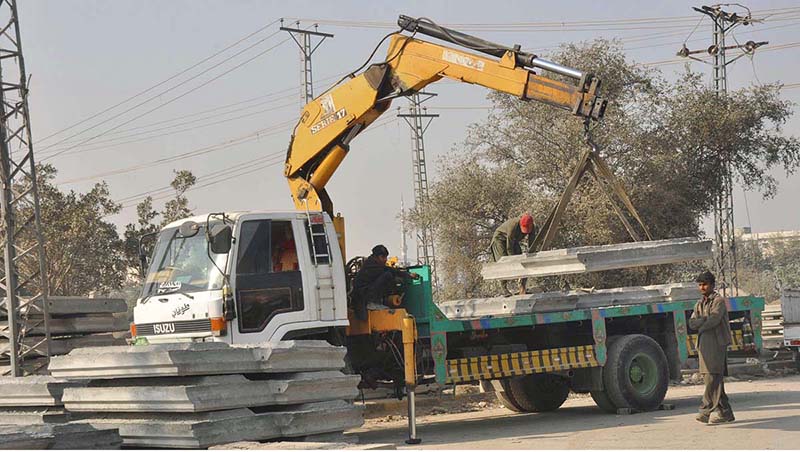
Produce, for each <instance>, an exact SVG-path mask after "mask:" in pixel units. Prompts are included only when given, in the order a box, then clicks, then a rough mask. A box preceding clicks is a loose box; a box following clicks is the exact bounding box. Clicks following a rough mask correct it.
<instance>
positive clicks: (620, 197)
mask: <svg viewBox="0 0 800 452" xmlns="http://www.w3.org/2000/svg"><path fill="white" fill-rule="evenodd" d="M595 127H596V126H595ZM592 130H593V128H592V127H591V124H590V120H589V118H587V119H586V120H584V123H583V136H584V141H585V142H586V144H587V145H588V146H589V149H587V150H586V151H584V152H583V154H581V157H580V159H579V160H578V165H577V166H576V167H575V170H574V171H573V172H572V176H571V177H570V179H569V182H568V183H567V186H566V187H565V188H564V191H563V192H562V193H561V198H559V200H558V202H557V203H556V205H555V206H553V209H552V210H551V211H550V214H549V215H548V216H547V219H546V220H545V222H544V224H543V225H542V228H541V230H540V231H539V233H538V234H537V235H536V238H535V239H534V241H533V247H532V249H534V250H537V251H544V250H546V249H548V248H549V247H550V245H551V244H552V242H553V239H554V238H555V235H556V232H558V227H559V224H560V223H561V217H562V216H563V215H564V210H566V208H567V204H569V201H570V199H571V198H572V194H573V193H574V192H575V188H576V187H577V186H578V183H579V182H580V180H581V179H582V178H583V175H584V174H586V172H587V171H588V172H589V174H590V175H591V176H592V178H593V179H594V180H595V182H597V185H598V186H599V187H600V188H601V191H602V192H603V194H604V195H605V196H606V199H607V200H608V201H609V203H610V204H611V207H612V208H613V209H614V212H615V213H616V214H617V217H619V219H620V221H622V224H623V225H624V226H625V230H627V231H628V234H630V236H631V238H632V239H633V240H634V241H636V242H640V241H642V240H652V239H653V238H652V236H651V235H650V231H649V230H648V229H647V226H645V224H644V222H643V221H642V218H641V217H640V216H639V212H638V211H637V210H636V207H634V206H633V203H632V202H631V199H630V197H629V196H628V193H627V192H626V191H625V188H624V187H623V186H622V184H621V183H620V182H619V181H618V180H617V178H616V177H615V176H614V173H613V172H612V171H611V168H609V166H608V164H607V163H606V162H605V160H604V159H603V157H601V156H600V151H599V149H598V146H597V143H595V142H594V139H593V137H592ZM615 197H616V199H615ZM620 203H621V204H622V206H623V207H624V208H625V210H627V212H628V214H630V216H631V217H633V219H634V220H635V221H636V223H638V225H639V228H640V230H641V234H640V233H639V232H637V230H636V229H635V228H634V227H633V225H632V224H631V221H630V220H629V219H628V218H627V217H626V216H625V213H624V211H623V209H622V207H620V205H619V204H620Z"/></svg>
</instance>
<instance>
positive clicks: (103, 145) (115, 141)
mask: <svg viewBox="0 0 800 452" xmlns="http://www.w3.org/2000/svg"><path fill="white" fill-rule="evenodd" d="M295 105H296V104H295V103H294V102H292V103H287V104H282V105H278V106H271V107H269V108H266V109H262V110H258V111H254V112H250V113H246V114H242V115H239V116H234V117H232V118H225V119H220V120H217V121H213V122H206V123H203V124H199V125H194V126H191V127H186V128H183V129H179V130H172V131H169V132H165V133H159V134H156V135H151V136H144V137H141V136H140V135H141V134H138V133H137V134H132V135H127V136H123V137H118V138H114V139H111V140H107V141H105V142H104V141H99V142H95V143H93V144H99V145H100V146H96V147H89V148H79V149H72V150H69V148H64V149H61V150H58V152H56V153H59V152H61V151H63V153H62V155H75V154H82V153H85V152H92V151H98V150H104V149H110V148H114V147H118V146H124V145H127V144H133V143H141V142H143V141H149V140H152V139H155V138H161V137H165V136H170V135H175V134H178V133H185V132H191V131H193V130H197V129H203V128H206V127H209V126H214V125H219V124H226V123H229V122H232V121H237V120H240V119H244V118H249V117H252V116H256V115H260V114H264V113H270V112H273V111H277V110H281V109H284V108H288V107H293V106H295ZM198 121H199V120H198ZM198 121H189V122H187V123H184V124H189V125H191V124H196V123H197V122H198ZM173 127H176V126H169V127H164V128H162V129H172V128H173ZM159 130H160V129H155V130H152V131H148V132H145V133H152V132H157V131H159ZM137 137H139V138H137ZM129 138H133V139H129ZM119 140H127V141H119ZM109 142H110V143H111V144H109ZM53 155H55V153H54V154H53Z"/></svg>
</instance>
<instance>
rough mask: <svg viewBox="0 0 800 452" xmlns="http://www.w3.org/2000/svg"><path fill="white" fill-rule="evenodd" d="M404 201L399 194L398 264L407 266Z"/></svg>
mask: <svg viewBox="0 0 800 452" xmlns="http://www.w3.org/2000/svg"><path fill="white" fill-rule="evenodd" d="M406 238H407V232H406V203H405V202H404V201H403V195H400V265H401V266H403V267H407V266H408V242H407V240H406Z"/></svg>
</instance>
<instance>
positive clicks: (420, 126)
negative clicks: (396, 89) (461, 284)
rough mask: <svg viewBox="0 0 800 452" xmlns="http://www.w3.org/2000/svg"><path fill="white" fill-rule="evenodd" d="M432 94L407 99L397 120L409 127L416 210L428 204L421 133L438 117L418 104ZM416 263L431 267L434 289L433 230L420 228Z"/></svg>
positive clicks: (425, 167) (418, 94)
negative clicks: (407, 104) (406, 106)
mask: <svg viewBox="0 0 800 452" xmlns="http://www.w3.org/2000/svg"><path fill="white" fill-rule="evenodd" d="M435 96H436V94H434V93H417V94H414V95H412V96H410V97H409V98H408V99H409V103H410V105H409V108H408V113H399V114H398V115H397V117H399V118H403V119H405V121H406V123H408V125H409V127H411V162H412V165H413V173H414V202H415V205H416V206H417V208H419V209H424V208H425V206H426V205H427V202H426V201H427V200H428V166H427V163H426V160H425V140H424V135H425V131H426V130H428V126H430V125H431V122H432V121H433V118H438V117H439V115H437V114H431V113H428V112H427V109H426V108H424V107H422V104H423V103H424V102H425V101H427V100H429V99H431V98H433V97H435ZM417 262H418V263H420V264H425V265H429V266H430V267H431V281H433V283H434V287H436V250H435V247H434V244H433V230H432V228H431V227H430V226H429V225H428V226H423V227H421V228H419V230H418V231H417Z"/></svg>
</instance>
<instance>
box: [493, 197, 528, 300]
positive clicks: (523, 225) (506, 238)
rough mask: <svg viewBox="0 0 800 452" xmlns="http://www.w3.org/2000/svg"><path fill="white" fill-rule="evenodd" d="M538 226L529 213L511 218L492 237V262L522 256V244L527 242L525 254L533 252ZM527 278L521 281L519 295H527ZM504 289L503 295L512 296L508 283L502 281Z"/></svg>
mask: <svg viewBox="0 0 800 452" xmlns="http://www.w3.org/2000/svg"><path fill="white" fill-rule="evenodd" d="M536 229H537V228H536V224H535V223H534V222H533V217H532V216H531V214H529V213H527V212H526V213H524V214H522V216H521V217H519V218H514V217H512V218H509V219H508V220H506V221H505V222H504V223H503V224H501V225H500V227H498V228H497V229H495V231H494V235H493V236H492V245H491V249H492V261H493V262H497V261H499V260H500V258H501V257H503V256H513V255H515V254H522V245H521V242H522V241H523V240H524V241H525V252H526V253H530V252H533V239H535V238H536ZM526 283H527V278H522V279H520V280H519V294H520V295H524V294H525V286H526ZM500 284H501V285H502V287H503V295H504V296H506V297H510V296H511V291H510V290H508V281H506V280H503V281H500Z"/></svg>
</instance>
